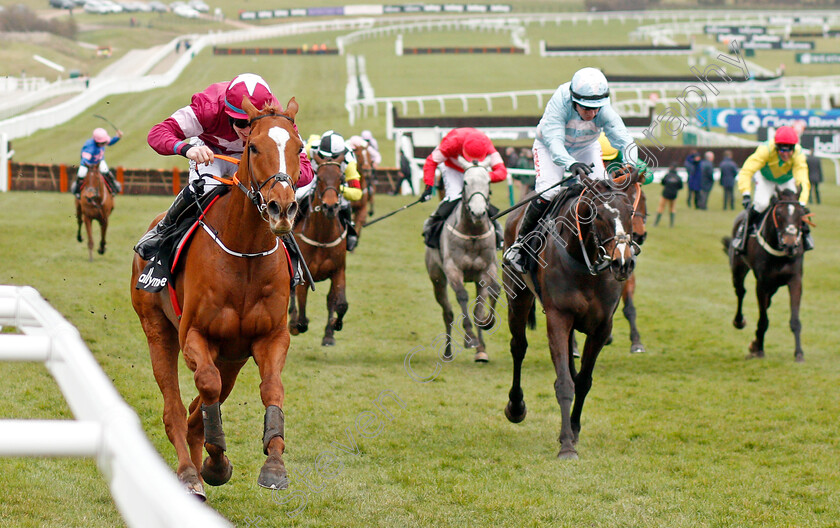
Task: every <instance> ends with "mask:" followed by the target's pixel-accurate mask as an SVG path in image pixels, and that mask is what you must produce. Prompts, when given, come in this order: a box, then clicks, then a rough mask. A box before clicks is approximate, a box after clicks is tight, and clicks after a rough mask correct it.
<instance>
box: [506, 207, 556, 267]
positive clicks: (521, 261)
mask: <svg viewBox="0 0 840 528" xmlns="http://www.w3.org/2000/svg"><path fill="white" fill-rule="evenodd" d="M550 203H551V201H550V200H545V199H543V198H537V199H536V200H533V201H531V203H529V204H528V208H527V209H525V214H524V215H522V224H520V226H519V234H518V235H516V240H515V241H514V243H513V244H512V245H511V246H510V247H509V248H508V249H507V251H505V254H504V259H505V261H506V262H507V263H508V264H510V266H511V267H512V268H513V269H514V270H516V272H517V273H525V269H526V267H527V263H528V256H527V252H525V251H523V248H522V241H523V240H524V239H525V237H527V236H528V235H529V234H530V233H531V231H533V230H534V228H535V227H537V224H538V223H539V221H540V218H542V215H543V213H545V210H546V209H547V208H548V204H550Z"/></svg>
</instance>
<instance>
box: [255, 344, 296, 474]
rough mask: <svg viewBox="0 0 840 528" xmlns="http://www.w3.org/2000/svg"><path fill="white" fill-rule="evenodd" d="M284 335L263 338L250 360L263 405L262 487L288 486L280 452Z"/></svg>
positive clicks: (282, 447)
mask: <svg viewBox="0 0 840 528" xmlns="http://www.w3.org/2000/svg"><path fill="white" fill-rule="evenodd" d="M290 340H291V338H290V337H289V333H288V332H282V333H281V334H280V335H279V336H277V337H276V338H274V339H265V340H261V341H260V342H258V343H256V344H255V345H254V348H253V355H254V361H255V362H256V363H257V366H258V367H259V369H260V380H262V381H261V382H260V397H261V398H262V403H263V405H264V406H265V419H264V421H263V437H262V441H263V453H264V454H266V455H267V456H268V458H266V460H265V463H264V464H263V466H262V469H260V475H259V477H258V479H257V484H259V485H260V486H261V487H263V488H269V489H285V488H287V487H288V486H289V479H288V476H287V473H286V466H285V464H283V451H285V449H286V440H285V438H286V435H285V416H284V414H283V401H284V399H285V391H284V389H283V381H282V380H281V378H280V374H281V372H282V371H283V366H284V365H285V364H286V354H287V353H288V350H289V341H290Z"/></svg>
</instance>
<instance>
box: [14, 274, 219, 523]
mask: <svg viewBox="0 0 840 528" xmlns="http://www.w3.org/2000/svg"><path fill="white" fill-rule="evenodd" d="M0 326H5V327H14V328H16V329H18V330H19V331H20V332H22V334H23V335H20V334H0V361H4V360H5V361H38V362H42V363H44V365H45V366H46V367H47V370H49V371H50V374H52V376H53V378H55V380H56V382H57V383H58V386H59V388H60V389H61V392H62V394H64V397H65V398H66V400H67V403H68V404H69V406H70V409H71V410H72V411H73V415H74V416H75V417H76V420H0V456H16V457H19V456H73V457H93V458H95V459H96V464H97V466H99V470H100V471H102V474H103V475H104V476H105V478H106V479H107V480H108V484H109V487H110V489H111V495H112V496H113V498H114V502H115V503H116V506H117V509H118V510H119V511H120V513H121V514H122V516H123V518H124V519H125V521H126V524H128V526H131V527H138V528H141V527H142V528H148V527H151V526H154V527H156V528H170V527H171V528H176V527H195V528H222V527H227V528H232V525H231V524H230V523H228V522H227V521H226V520H225V519H223V518H222V517H221V516H220V515H219V514H218V513H216V512H215V511H213V510H212V509H210V508H209V507H207V506H205V505H204V504H202V503H200V502H199V501H198V500H197V499H196V498H195V497H192V496H190V495H189V494H188V493H187V491H186V489H185V488H184V487H183V486H182V485H181V484H180V482H179V481H178V479H177V478H176V477H175V475H173V474H172V471H170V469H169V467H168V466H167V465H166V464H165V463H164V461H163V459H162V458H161V457H160V455H159V454H158V453H157V451H155V449H154V447H152V444H151V443H150V442H149V441H148V439H147V438H146V435H145V434H144V432H143V428H142V427H141V425H140V420H139V419H138V418H137V415H136V414H135V413H134V411H133V410H132V409H131V407H129V406H128V404H127V403H125V401H123V399H122V398H121V397H120V395H119V393H117V391H116V389H114V387H113V385H111V382H110V381H109V380H108V377H107V376H106V375H105V373H104V372H103V371H102V369H101V368H100V367H99V364H97V363H96V360H94V358H93V355H92V354H91V353H90V351H89V350H88V348H87V346H86V345H85V343H84V341H82V338H81V336H80V335H79V331H78V330H76V328H75V327H74V326H73V325H71V324H70V323H69V322H67V320H66V319H64V317H63V316H62V315H61V314H60V313H59V312H58V311H57V310H56V309H55V308H53V307H52V306H50V305H49V304H48V303H47V301H45V300H44V298H43V297H41V295H40V294H39V293H38V292H37V291H36V290H35V289H34V288H32V287H29V286H5V285H0Z"/></svg>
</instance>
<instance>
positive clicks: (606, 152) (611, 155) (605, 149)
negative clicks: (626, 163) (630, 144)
mask: <svg viewBox="0 0 840 528" xmlns="http://www.w3.org/2000/svg"><path fill="white" fill-rule="evenodd" d="M598 143H600V144H601V159H603V160H604V161H612V160H614V159H615V158H617V157H618V150H616V148H615V147H613V146H612V145H611V144H610V140H609V139H607V135H606V134H604V133H603V132H601V135H600V136H598Z"/></svg>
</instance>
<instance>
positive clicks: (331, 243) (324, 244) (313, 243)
mask: <svg viewBox="0 0 840 528" xmlns="http://www.w3.org/2000/svg"><path fill="white" fill-rule="evenodd" d="M327 165H333V166H336V167H338V168H339V170H340V169H341V163H340V162H338V161H325V162H323V163H319V164H318V170H317V171H315V177H316V178H317V177H318V172H320V170H321V168H322V167H324V166H327ZM341 177H342V179H343V178H344V175H343V174H342V175H341ZM331 189H332V190H333V191H334V192H335V194H336V196H337V197H338V198H341V193H340V192H339V190H338V189H336V188H335V187H333V186H328V187H327V188H326V189H324V190H323V191H321V190H317V189H316V192H315V194H317V197H318V200H319V201H320V202H322V203H323V201H324V195H325V194H326V193H327V191H329V190H331ZM311 197H312V196H311V195H310V199H311ZM321 209H322V208H321V205H320V204H319V205H316V206H315V207H313V208H312V209H311V210H312V212H313V213H320V212H321ZM304 223H306V220H304ZM305 230H306V227H305V226H304V228H303V229H301V232H300V233H299V234H298V235H297V236H298V237H300V239H301V240H303V241H304V242H306V243H307V244H308V245H310V246H314V247H319V248H331V247H335V246H337V245H339V244H341V241H342V240H344V239H345V238H347V228H346V227H345V228H344V231H342V232H341V235H339V237H338V238H336V239H335V240H331V241H329V242H318V241H317V240H312V239H311V238H309V237H307V236H306V235H304V234H303V232H304V231H305Z"/></svg>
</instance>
